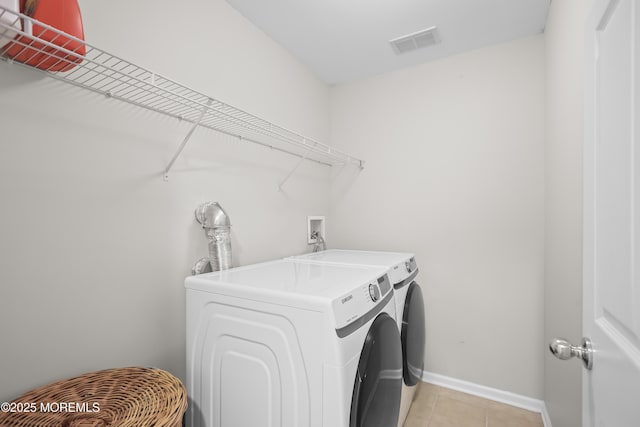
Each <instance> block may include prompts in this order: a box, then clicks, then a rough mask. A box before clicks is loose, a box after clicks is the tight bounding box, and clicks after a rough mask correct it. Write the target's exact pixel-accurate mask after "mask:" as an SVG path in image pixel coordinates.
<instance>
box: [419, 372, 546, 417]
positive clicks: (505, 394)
mask: <svg viewBox="0 0 640 427" xmlns="http://www.w3.org/2000/svg"><path fill="white" fill-rule="evenodd" d="M422 380H423V381H425V382H428V383H431V384H435V385H438V386H442V387H446V388H450V389H452V390H457V391H461V392H463V393H468V394H472V395H474V396H478V397H482V398H485V399H489V400H495V401H496V402H501V403H506V404H507V405H511V406H515V407H517V408H522V409H526V410H528V411H532V412H538V413H539V414H540V415H541V416H542V421H543V422H544V426H545V427H551V420H550V419H549V414H548V413H547V407H546V405H545V404H544V401H542V400H539V399H533V398H531V397H527V396H522V395H520V394H515V393H511V392H510V391H504V390H498V389H497V388H491V387H487V386H483V385H480V384H475V383H471V382H468V381H463V380H459V379H456V378H451V377H447V376H444V375H440V374H434V373H433V372H426V371H425V372H424V373H423V374H422Z"/></svg>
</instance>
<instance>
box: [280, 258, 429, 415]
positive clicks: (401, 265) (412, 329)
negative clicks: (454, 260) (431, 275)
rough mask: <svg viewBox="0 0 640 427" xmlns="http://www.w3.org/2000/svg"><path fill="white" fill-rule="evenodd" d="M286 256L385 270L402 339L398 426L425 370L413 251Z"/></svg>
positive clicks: (422, 317) (421, 307) (421, 311)
mask: <svg viewBox="0 0 640 427" xmlns="http://www.w3.org/2000/svg"><path fill="white" fill-rule="evenodd" d="M287 259H295V260H298V261H304V262H313V263H324V264H334V265H363V266H378V267H384V268H386V269H387V270H388V274H389V278H390V280H391V283H392V284H393V288H394V298H395V303H396V318H397V319H396V320H397V323H398V328H399V331H400V334H401V342H402V363H403V375H402V376H403V387H402V400H401V404H400V416H399V419H398V426H399V427H402V425H403V424H404V421H405V419H406V417H407V414H408V412H409V409H410V407H411V403H412V401H413V398H414V396H415V390H416V385H417V384H418V382H419V381H421V379H422V372H423V369H424V348H425V314H424V300H423V297H422V290H421V289H420V286H419V285H418V283H417V282H416V281H415V278H416V276H417V275H418V265H417V263H416V260H415V256H414V254H412V253H400V252H378V251H355V250H341V249H331V250H326V251H320V252H313V253H309V254H305V255H299V256H294V257H289V258H287Z"/></svg>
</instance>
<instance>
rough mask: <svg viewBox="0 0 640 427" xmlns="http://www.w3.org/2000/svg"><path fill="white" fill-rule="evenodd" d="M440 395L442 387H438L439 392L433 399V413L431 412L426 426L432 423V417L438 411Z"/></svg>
mask: <svg viewBox="0 0 640 427" xmlns="http://www.w3.org/2000/svg"><path fill="white" fill-rule="evenodd" d="M439 397H440V387H438V393H437V394H436V398H435V399H433V405H431V413H430V414H429V419H427V424H426V425H425V427H429V424H431V419H432V418H433V414H434V413H435V412H436V403H438V398H439Z"/></svg>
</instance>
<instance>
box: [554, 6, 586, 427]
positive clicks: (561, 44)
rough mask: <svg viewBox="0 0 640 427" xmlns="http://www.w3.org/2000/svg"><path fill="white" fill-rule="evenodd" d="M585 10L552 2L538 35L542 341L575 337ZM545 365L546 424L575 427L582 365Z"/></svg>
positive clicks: (578, 304) (579, 292) (578, 306)
mask: <svg viewBox="0 0 640 427" xmlns="http://www.w3.org/2000/svg"><path fill="white" fill-rule="evenodd" d="M590 3H591V2H589V1H582V0H554V1H553V2H551V10H550V12H549V18H548V22H547V29H546V33H545V43H546V64H547V65H546V94H547V102H546V137H545V141H546V143H545V165H546V171H545V298H544V307H545V316H544V319H545V326H544V337H545V342H549V341H550V340H552V339H553V338H554V337H564V338H567V339H569V340H570V341H572V342H574V343H579V342H580V339H581V338H582V323H581V318H582V136H583V84H584V82H583V69H584V37H585V26H586V17H587V12H588V10H589V5H590ZM544 366H545V370H544V384H545V391H544V398H545V402H546V405H547V410H548V412H549V416H550V418H551V421H552V423H553V425H554V426H560V427H574V426H575V427H577V426H580V425H582V422H581V383H582V381H581V375H582V367H581V365H580V364H579V363H568V362H562V361H559V360H557V359H555V358H554V357H553V356H552V355H551V353H550V352H548V351H547V352H546V353H545V364H544Z"/></svg>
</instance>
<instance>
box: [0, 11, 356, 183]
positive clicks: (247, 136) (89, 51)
mask: <svg viewBox="0 0 640 427" xmlns="http://www.w3.org/2000/svg"><path fill="white" fill-rule="evenodd" d="M5 43H8V44H6V45H5V46H4V48H2V49H0V53H1V55H0V58H1V59H3V60H5V61H8V62H10V63H14V64H19V65H20V66H24V67H27V68H31V69H36V70H38V71H41V72H43V73H45V74H47V75H48V76H50V77H52V78H54V79H57V80H61V81H63V82H66V83H69V84H72V85H75V86H78V87H81V88H83V89H88V90H90V91H93V92H97V93H100V94H103V95H105V96H107V97H109V98H113V99H117V100H120V101H124V102H127V103H129V104H133V105H136V106H138V107H142V108H146V109H148V110H151V111H155V112H157V113H161V114H165V115H167V116H171V117H174V118H176V119H179V120H183V121H186V122H189V123H192V124H193V127H192V129H191V131H190V132H189V134H188V135H187V137H186V138H185V140H184V141H183V143H182V145H181V146H180V148H179V149H178V152H177V153H176V155H175V156H174V158H173V159H172V161H171V163H170V164H169V165H168V166H167V170H166V171H165V174H166V173H168V172H169V169H170V168H171V166H172V165H173V162H174V161H175V160H176V158H177V157H178V156H179V154H180V152H181V151H182V148H184V145H185V144H186V142H187V140H188V139H189V137H190V136H191V134H192V133H193V131H194V130H195V129H196V128H197V127H198V126H202V127H205V128H208V129H212V130H214V131H217V132H221V133H223V134H227V135H231V136H235V137H238V138H240V139H241V140H245V141H248V142H252V143H254V144H258V145H261V146H263V147H268V148H270V149H273V150H277V151H281V152H285V153H288V154H291V155H294V156H296V157H298V158H300V159H301V161H302V160H310V161H314V162H317V163H320V164H324V165H328V166H335V165H344V164H354V165H357V166H359V167H360V168H363V167H364V162H363V161H362V160H360V159H357V158H355V157H353V156H350V155H348V154H346V153H344V152H342V151H340V150H337V149H335V148H332V147H330V146H329V145H326V144H323V143H321V142H319V141H316V140H314V139H312V138H308V137H305V136H303V135H300V134H299V133H296V132H293V131H291V130H289V129H286V128H284V127H282V126H278V125H276V124H274V123H271V122H269V121H267V120H265V119H262V118H260V117H258V116H255V115H253V114H250V113H247V112H246V111H243V110H241V109H238V108H235V107H233V106H231V105H229V104H226V103H224V102H222V101H219V100H217V99H215V98H213V97H210V96H207V95H205V94H203V93H201V92H198V91H196V90H193V89H191V88H189V87H187V86H184V85H182V84H180V83H177V82H175V81H173V80H171V79H168V78H166V77H164V76H162V75H160V74H157V73H154V72H152V71H149V70H147V69H145V68H142V67H140V66H138V65H136V64H134V63H132V62H129V61H127V60H124V59H122V58H119V57H117V56H115V55H112V54H110V53H108V52H105V51H103V50H101V49H98V48H96V47H94V46H91V45H90V44H88V43H86V42H84V41H83V40H81V39H78V38H76V37H74V36H72V35H69V34H67V33H64V32H62V31H60V30H58V29H56V28H53V27H51V26H49V25H47V24H44V23H42V22H40V21H37V20H35V19H33V18H31V17H29V16H27V15H24V14H21V13H20V14H18V13H14V12H12V11H10V10H9V9H7V8H5V7H3V6H0V46H1V45H4V44H5ZM74 46H75V48H74ZM9 48H11V50H12V51H13V52H14V53H15V51H16V50H20V54H21V56H20V59H19V60H16V59H13V58H17V56H16V55H15V54H14V55H9V54H8V51H9ZM79 48H81V49H79ZM80 50H84V51H85V52H84V54H81V53H78V52H80ZM12 56H13V58H12ZM25 62H26V63H28V64H30V65H27V64H25ZM60 69H62V70H64V69H66V70H67V71H55V70H60ZM297 166H299V164H298V165H297ZM297 166H296V168H297ZM294 170H295V169H294ZM292 172H293V171H292ZM287 178H288V176H287ZM285 181H286V179H285Z"/></svg>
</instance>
